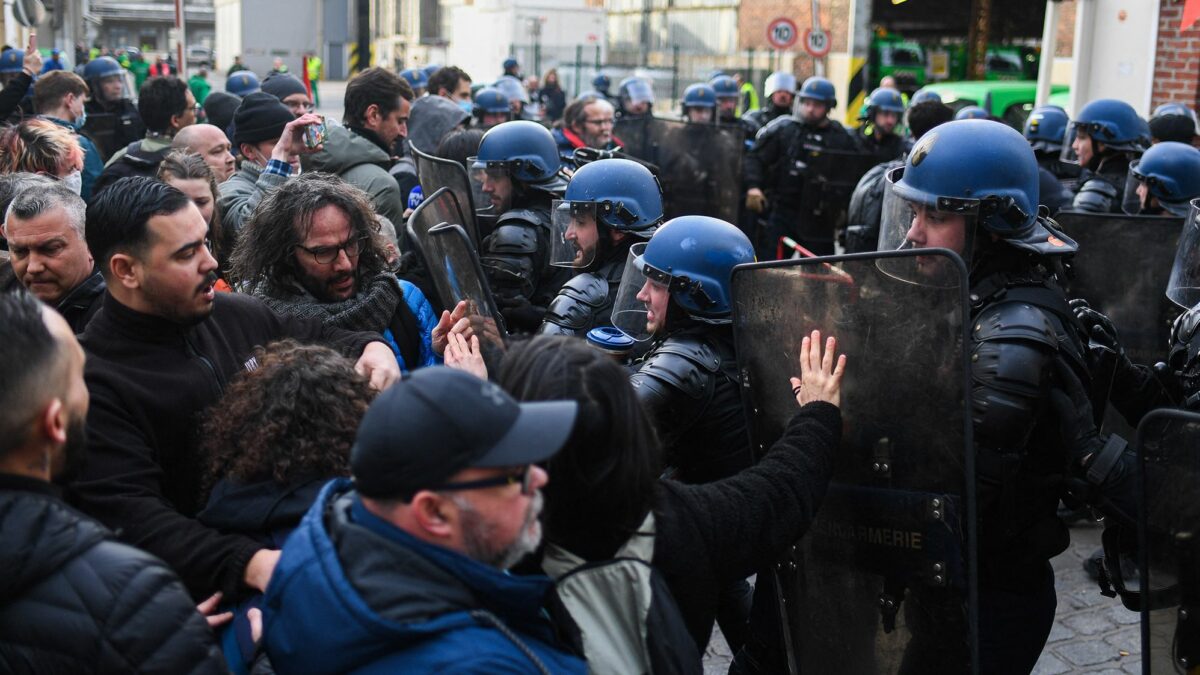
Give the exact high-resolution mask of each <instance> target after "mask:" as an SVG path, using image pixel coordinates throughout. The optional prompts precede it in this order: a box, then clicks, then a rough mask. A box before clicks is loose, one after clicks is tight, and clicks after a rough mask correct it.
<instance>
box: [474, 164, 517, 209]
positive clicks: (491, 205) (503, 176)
mask: <svg viewBox="0 0 1200 675" xmlns="http://www.w3.org/2000/svg"><path fill="white" fill-rule="evenodd" d="M467 166H469V167H470V169H468V170H467V175H468V176H469V177H470V179H471V198H472V199H473V200H475V213H476V215H479V216H484V217H488V216H491V217H498V216H499V215H500V214H502V213H504V212H505V211H507V210H508V209H509V208H511V207H512V195H513V189H514V185H513V180H512V176H511V175H510V174H509V171H508V167H507V166H506V165H505V164H504V163H503V162H481V161H479V158H478V157H468V158H467Z"/></svg>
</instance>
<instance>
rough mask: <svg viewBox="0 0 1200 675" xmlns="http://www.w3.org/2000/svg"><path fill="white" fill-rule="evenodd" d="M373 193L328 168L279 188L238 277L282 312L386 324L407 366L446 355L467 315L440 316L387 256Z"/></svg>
mask: <svg viewBox="0 0 1200 675" xmlns="http://www.w3.org/2000/svg"><path fill="white" fill-rule="evenodd" d="M384 246H385V244H384V241H383V239H382V238H381V237H380V235H379V221H378V220H377V218H376V216H375V214H374V213H373V212H372V211H371V204H370V202H369V201H368V199H367V195H366V194H365V193H364V192H363V191H362V190H359V189H358V188H356V187H354V186H353V185H350V184H349V183H347V182H345V181H343V180H342V179H340V178H338V177H337V176H332V175H329V174H320V173H316V174H303V175H301V176H299V177H297V178H294V179H292V180H291V181H289V182H287V183H284V184H283V185H280V186H279V187H278V188H276V189H274V190H273V191H272V192H271V193H270V194H268V195H267V197H266V198H265V199H264V200H263V201H262V203H261V204H260V205H259V207H258V209H256V210H255V212H254V214H253V215H252V216H251V217H250V220H249V221H247V222H246V225H245V228H244V229H243V230H242V234H241V237H240V239H239V241H238V245H237V248H236V249H235V250H234V252H233V260H232V264H233V276H234V277H235V278H236V279H237V280H238V282H239V283H241V284H243V285H244V286H245V288H246V290H247V291H248V292H249V293H250V294H252V295H255V296H257V297H259V298H261V299H262V300H263V301H264V302H265V303H266V304H267V305H268V306H269V307H271V308H272V309H274V310H275V311H277V312H280V313H282V314H290V315H292V316H298V317H305V318H317V319H320V320H321V321H323V322H324V323H325V324H326V325H327V326H333V327H337V328H344V329H347V330H364V331H375V332H378V333H381V334H382V335H383V336H384V338H385V339H386V340H387V342H388V344H389V345H390V346H391V348H392V352H393V353H395V355H396V360H397V362H398V363H399V364H400V368H401V370H402V371H405V372H407V371H409V370H413V369H416V368H420V367H423V366H428V365H432V364H434V363H438V362H439V361H440V360H441V354H442V352H443V351H444V350H445V341H446V335H447V334H448V332H449V329H450V328H451V326H452V323H451V322H452V321H457V320H458V319H460V318H461V317H460V316H452V315H451V314H450V313H449V312H443V313H442V317H441V321H439V320H438V317H437V315H435V314H434V311H433V307H432V306H430V304H429V301H428V300H427V299H426V298H425V295H424V294H423V293H421V290H420V289H419V288H417V287H416V286H415V285H413V284H411V283H409V282H408V281H403V280H401V279H398V278H397V277H396V275H395V274H393V273H392V272H391V271H390V270H389V269H388V265H387V256H386V253H385V249H384Z"/></svg>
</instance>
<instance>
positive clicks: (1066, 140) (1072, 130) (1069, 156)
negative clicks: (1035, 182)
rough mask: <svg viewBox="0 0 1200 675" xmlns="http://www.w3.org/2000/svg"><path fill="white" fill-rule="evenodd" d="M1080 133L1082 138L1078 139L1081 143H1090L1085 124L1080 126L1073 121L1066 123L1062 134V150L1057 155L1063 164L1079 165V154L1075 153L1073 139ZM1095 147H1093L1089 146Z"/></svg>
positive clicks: (1089, 135)
mask: <svg viewBox="0 0 1200 675" xmlns="http://www.w3.org/2000/svg"><path fill="white" fill-rule="evenodd" d="M1080 131H1082V132H1083V135H1084V138H1083V139H1080V142H1081V143H1091V140H1090V138H1091V134H1089V133H1088V127H1087V125H1086V124H1080V123H1078V122H1075V121H1071V122H1068V123H1067V131H1066V132H1065V133H1064V134H1063V141H1062V150H1061V151H1060V152H1059V154H1058V158H1059V160H1061V161H1062V162H1063V163H1064V164H1074V165H1076V166H1078V165H1079V153H1077V152H1075V139H1076V138H1078V137H1079V132H1080ZM1091 147H1095V146H1091Z"/></svg>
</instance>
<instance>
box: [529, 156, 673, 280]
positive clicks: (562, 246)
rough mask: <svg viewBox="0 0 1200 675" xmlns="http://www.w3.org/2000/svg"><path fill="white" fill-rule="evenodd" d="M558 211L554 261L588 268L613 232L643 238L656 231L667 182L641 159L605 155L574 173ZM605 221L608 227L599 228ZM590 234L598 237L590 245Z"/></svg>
mask: <svg viewBox="0 0 1200 675" xmlns="http://www.w3.org/2000/svg"><path fill="white" fill-rule="evenodd" d="M553 213H554V239H553V241H554V248H553V251H552V253H551V256H550V264H552V265H555V266H557V267H573V268H576V269H578V268H586V267H588V266H589V265H591V264H592V262H593V261H594V260H595V259H596V256H597V255H598V254H599V253H600V252H601V251H602V249H603V248H605V247H607V246H611V240H612V237H611V235H610V234H609V232H622V233H626V234H629V235H631V236H633V237H636V238H639V239H649V238H650V236H651V235H652V234H654V228H655V227H657V226H658V224H659V223H660V222H661V221H662V217H663V205H662V186H661V185H660V184H659V182H658V178H656V177H655V176H654V174H652V173H650V170H649V169H647V168H646V167H644V166H642V165H641V164H639V163H637V162H634V161H631V160H628V159H602V160H599V161H595V162H590V163H588V164H585V165H583V166H582V167H580V168H579V170H578V171H576V172H575V174H574V175H573V176H571V181H570V182H569V183H567V190H566V192H565V193H564V194H563V198H562V199H561V200H555V202H554V209H553ZM599 225H602V226H603V227H602V228H600V229H599V230H596V229H595V228H596V227H597V226H599ZM589 230H590V232H589ZM589 235H591V236H589ZM588 240H591V241H593V242H595V243H594V244H592V245H588V244H587V243H586V242H588Z"/></svg>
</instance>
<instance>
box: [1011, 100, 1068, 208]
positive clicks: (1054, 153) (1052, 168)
mask: <svg viewBox="0 0 1200 675" xmlns="http://www.w3.org/2000/svg"><path fill="white" fill-rule="evenodd" d="M1069 121H1070V117H1068V116H1067V111H1066V110H1063V109H1062V108H1060V107H1058V106H1056V105H1043V106H1038V107H1037V108H1034V109H1033V111H1031V112H1030V113H1029V117H1027V118H1026V119H1025V129H1024V135H1025V139H1026V140H1028V141H1029V145H1030V146H1031V147H1032V148H1033V154H1034V156H1035V157H1037V161H1038V169H1039V171H1038V180H1039V181H1040V185H1041V203H1042V204H1043V205H1045V206H1046V208H1048V209H1050V213H1051V214H1054V213H1057V212H1058V210H1059V209H1061V208H1064V207H1066V206H1067V205H1068V204H1070V203H1071V201H1072V200H1073V199H1074V198H1075V192H1074V190H1075V188H1076V187H1077V185H1078V183H1077V181H1078V178H1079V167H1077V166H1075V165H1073V164H1064V163H1063V162H1062V144H1063V136H1064V135H1065V134H1066V133H1067V123H1068V122H1069Z"/></svg>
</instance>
